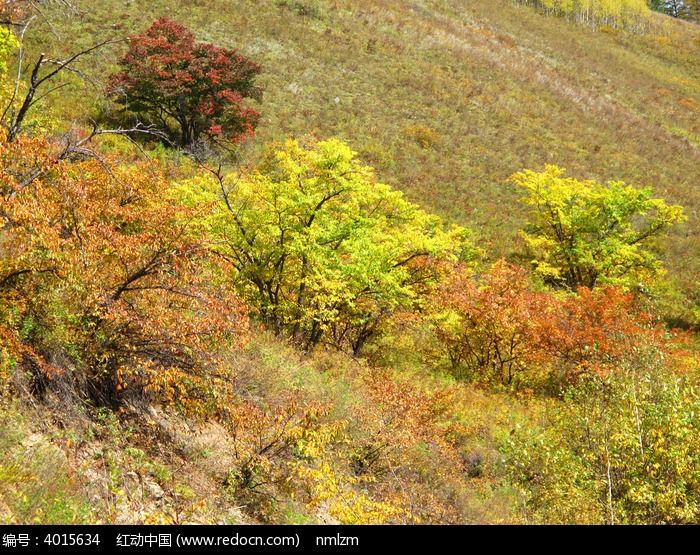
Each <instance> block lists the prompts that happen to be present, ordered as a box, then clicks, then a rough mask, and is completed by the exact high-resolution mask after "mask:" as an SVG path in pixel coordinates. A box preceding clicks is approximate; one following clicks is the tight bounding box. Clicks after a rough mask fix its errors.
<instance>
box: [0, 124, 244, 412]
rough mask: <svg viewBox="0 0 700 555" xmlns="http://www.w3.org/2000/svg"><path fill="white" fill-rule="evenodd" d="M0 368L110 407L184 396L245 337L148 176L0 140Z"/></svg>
mask: <svg viewBox="0 0 700 555" xmlns="http://www.w3.org/2000/svg"><path fill="white" fill-rule="evenodd" d="M0 183H1V184H2V185H0V202H1V203H2V204H1V206H0V218H1V221H0V247H1V248H0V326H2V328H3V330H4V331H5V332H6V333H4V334H3V336H2V337H0V357H1V358H2V360H1V361H0V368H3V369H4V370H5V374H6V376H5V377H6V379H15V378H16V376H18V375H19V373H18V372H16V371H17V370H18V369H22V370H24V371H25V372H26V373H28V374H29V375H30V376H31V380H30V385H31V388H33V391H34V392H35V393H38V394H41V393H42V392H43V391H44V390H45V389H46V388H47V387H54V388H58V389H60V390H61V391H63V392H64V393H66V392H70V391H72V392H73V393H76V392H77V393H78V394H79V395H80V396H89V397H90V398H92V399H93V400H95V401H96V402H98V403H107V404H114V405H116V404H119V403H120V402H122V401H123V400H124V399H125V397H130V398H131V399H132V400H137V399H141V398H143V397H144V396H147V395H151V396H152V395H160V396H161V398H171V399H174V398H176V397H177V398H181V399H184V398H186V397H187V396H186V395H183V394H185V393H187V391H186V390H187V386H186V385H185V384H186V383H189V384H193V383H195V382H194V381H193V379H192V378H193V377H196V376H200V377H201V376H202V375H203V373H206V369H207V367H208V366H209V365H211V364H215V363H216V360H215V353H216V351H217V347H218V346H219V345H222V344H223V343H224V342H228V341H230V340H232V341H234V342H235V343H237V344H240V343H242V342H243V341H245V340H246V338H247V334H248V321H247V317H246V315H245V310H244V306H243V305H242V303H241V302H239V300H238V299H237V297H236V296H235V295H234V294H232V293H231V292H229V291H227V289H226V285H225V280H223V279H220V278H221V275H222V274H223V273H224V272H225V271H226V268H225V265H223V264H222V263H221V261H219V260H216V261H215V260H213V259H212V256H211V254H210V252H209V250H208V249H207V246H206V243H205V241H204V238H203V237H201V236H200V235H199V233H198V232H197V231H196V230H195V229H193V228H192V227H191V225H190V223H189V222H191V221H192V220H193V218H195V216H196V215H197V214H196V210H197V209H195V208H183V207H182V206H180V205H178V204H177V203H176V201H175V200H174V199H173V198H172V197H171V195H170V193H169V190H168V184H167V183H166V181H165V179H164V177H163V175H162V174H161V173H160V171H159V170H158V168H157V167H155V166H154V165H150V164H126V163H124V162H122V163H119V162H118V161H116V160H109V159H108V158H106V157H103V158H100V159H97V158H89V159H69V157H68V156H66V155H65V151H61V150H60V149H58V148H57V147H56V146H55V145H52V143H51V142H50V141H49V140H46V139H43V138H39V137H33V138H31V137H27V138H25V137H22V138H20V139H18V140H16V141H15V142H12V143H8V142H7V141H5V140H0Z"/></svg>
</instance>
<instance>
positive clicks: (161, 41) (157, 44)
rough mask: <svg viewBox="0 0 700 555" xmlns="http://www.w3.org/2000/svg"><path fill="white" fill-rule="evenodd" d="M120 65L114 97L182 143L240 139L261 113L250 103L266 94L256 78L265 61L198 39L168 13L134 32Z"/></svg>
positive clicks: (111, 88) (112, 82) (114, 77)
mask: <svg viewBox="0 0 700 555" xmlns="http://www.w3.org/2000/svg"><path fill="white" fill-rule="evenodd" d="M119 66H120V67H121V71H119V72H118V73H115V74H114V75H112V77H111V78H110V82H109V87H108V92H109V94H110V95H111V96H112V98H114V99H116V101H117V102H119V103H121V104H123V105H124V106H125V107H126V108H127V109H128V110H130V111H132V112H135V113H136V114H138V115H139V116H140V117H143V118H145V119H147V120H149V122H150V123H153V124H157V125H159V126H160V127H161V128H162V129H163V130H164V131H166V132H167V133H169V134H170V135H171V136H172V138H173V140H174V141H175V142H178V143H179V144H180V145H181V146H190V145H192V144H194V143H195V142H197V140H198V139H200V138H201V137H202V136H203V135H208V136H210V137H219V138H223V139H226V140H228V141H232V142H239V141H241V140H243V139H245V138H246V137H248V136H250V135H251V134H252V133H253V131H254V129H255V126H256V124H257V122H258V119H259V117H260V114H259V113H258V111H257V110H255V109H253V108H251V107H250V106H246V105H244V100H245V99H246V98H254V99H259V98H260V94H261V90H260V89H259V88H258V87H256V86H255V84H254V80H255V78H256V76H257V75H258V74H259V73H260V70H261V68H260V66H259V65H258V64H257V63H255V62H253V61H252V60H249V59H247V58H246V57H244V56H242V55H241V54H239V53H237V52H236V51H235V50H231V49H227V48H219V47H216V46H214V45H213V44H204V43H198V42H196V41H195V37H194V35H193V34H192V33H191V32H190V31H188V30H187V29H186V28H185V27H183V26H182V25H179V24H178V23H175V22H174V21H171V20H169V19H167V18H161V19H158V20H157V21H155V22H154V23H153V24H152V25H151V26H150V27H149V28H148V29H147V30H146V31H145V32H144V33H143V34H141V35H135V36H132V37H131V38H130V46H129V50H128V52H127V53H126V55H125V56H124V57H123V58H122V59H121V60H120V62H119ZM173 127H174V128H175V129H173ZM178 128H179V131H178Z"/></svg>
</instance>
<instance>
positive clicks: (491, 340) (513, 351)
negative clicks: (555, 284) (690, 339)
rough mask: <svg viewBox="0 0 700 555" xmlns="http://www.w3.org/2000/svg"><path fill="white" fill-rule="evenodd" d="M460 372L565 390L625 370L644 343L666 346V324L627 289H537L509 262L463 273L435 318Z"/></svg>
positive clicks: (450, 284) (447, 287)
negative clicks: (477, 274)
mask: <svg viewBox="0 0 700 555" xmlns="http://www.w3.org/2000/svg"><path fill="white" fill-rule="evenodd" d="M428 320H429V322H430V324H431V327H432V329H433V332H434V333H435V336H436V338H437V340H438V343H439V344H440V345H441V348H442V349H443V352H444V353H445V354H446V356H447V358H448V360H449V361H450V367H451V368H452V372H453V373H455V374H456V375H457V376H459V377H461V378H465V379H469V380H474V381H477V382H484V383H491V384H502V385H506V386H509V387H515V388H535V389H544V390H548V391H551V392H555V393H556V392H558V391H560V390H561V389H562V388H563V387H565V386H568V385H571V384H573V383H576V382H578V380H579V379H580V378H581V377H582V376H591V375H593V376H599V377H604V376H606V375H608V374H611V373H613V374H614V373H616V372H618V371H621V369H622V368H623V367H624V366H625V364H627V361H629V359H630V357H631V356H633V355H634V353H635V352H638V351H639V350H640V349H642V348H651V347H652V346H653V347H656V348H666V347H667V346H668V345H669V343H668V340H667V337H666V333H667V332H666V330H665V328H664V327H663V326H662V325H661V324H660V323H659V322H658V320H657V318H656V317H655V316H654V314H653V311H651V310H650V309H648V308H646V307H645V303H644V302H643V299H640V298H639V297H638V296H636V295H635V294H633V293H630V292H625V291H624V290H623V289H622V288H620V287H614V286H610V287H604V288H599V289H595V290H591V289H588V288H585V287H580V288H579V289H578V290H577V292H576V293H575V294H567V295H560V294H556V293H553V292H551V291H537V290H535V289H534V288H533V286H532V283H531V281H530V279H529V276H528V273H527V271H526V270H524V269H522V268H519V267H517V266H513V265H511V264H508V263H506V262H504V261H500V262H498V263H496V264H495V265H494V266H493V267H492V268H491V270H490V271H488V272H486V273H485V274H484V275H482V276H480V277H479V278H476V277H473V276H470V275H469V274H468V273H467V272H464V271H461V272H460V271H457V272H455V274H454V276H453V277H452V278H451V279H450V280H447V281H445V283H444V284H443V285H441V287H440V289H439V290H438V293H437V296H436V297H435V300H434V305H433V310H432V313H431V314H430V315H429V316H428Z"/></svg>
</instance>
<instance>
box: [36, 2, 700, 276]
mask: <svg viewBox="0 0 700 555" xmlns="http://www.w3.org/2000/svg"><path fill="white" fill-rule="evenodd" d="M75 6H76V7H77V8H78V10H79V17H75V14H71V16H70V18H69V19H68V20H61V23H60V24H57V23H55V22H54V25H53V27H52V28H51V30H50V31H49V30H48V29H46V30H45V31H44V33H45V34H44V35H43V37H42V42H45V45H43V47H44V48H48V49H50V50H51V51H57V50H63V51H64V52H65V53H68V52H71V51H74V50H75V49H76V48H79V47H80V46H85V45H88V44H91V43H93V42H96V41H98V40H102V39H105V38H120V37H124V36H126V35H129V34H133V33H136V32H139V31H141V30H142V29H144V28H145V27H147V26H148V25H149V24H150V23H151V22H152V21H153V20H154V19H155V18H156V17H159V16H168V17H170V18H172V19H175V20H176V21H178V22H180V23H182V24H184V25H186V26H187V27H188V28H190V29H192V30H193V31H194V32H195V33H196V35H197V36H198V38H199V39H201V40H203V41H211V42H214V43H215V44H218V45H221V46H227V47H235V48H237V49H239V50H240V51H241V52H243V53H244V54H246V55H248V56H250V57H251V58H253V59H254V60H256V61H258V62H260V63H261V64H262V65H263V75H262V76H261V78H260V84H261V85H262V86H263V88H264V90H265V93H264V98H263V101H262V103H261V104H260V106H259V109H260V110H261V112H262V113H263V123H262V125H261V126H260V127H259V129H258V136H257V137H258V140H257V141H256V144H261V143H263V142H265V141H267V140H269V139H273V138H275V139H279V138H283V137H286V136H290V135H293V136H300V135H305V134H315V135H317V136H318V137H319V138H328V137H338V138H341V139H343V140H345V141H347V142H348V143H349V144H350V145H351V146H352V147H353V148H354V149H355V150H357V151H358V152H359V153H360V154H361V156H362V157H363V158H364V159H365V160H366V161H367V162H368V163H370V164H371V165H373V166H374V167H375V168H377V170H378V172H379V174H380V177H381V178H382V179H383V180H385V181H387V182H389V183H391V184H394V185H396V186H397V187H399V188H400V189H402V190H404V191H405V192H406V193H408V195H409V198H411V199H413V200H415V201H418V202H420V204H421V205H423V206H424V207H425V208H426V209H430V210H433V211H436V212H437V213H439V214H441V215H443V216H445V217H447V218H448V219H451V220H453V221H455V222H457V223H460V224H463V225H464V224H466V225H469V226H470V227H472V228H474V229H475V230H477V232H478V233H479V234H480V236H481V237H482V241H483V244H484V246H485V247H486V249H487V251H488V253H489V254H490V255H491V256H492V257H494V258H497V257H498V256H504V255H505V256H508V255H510V254H511V253H512V251H513V249H514V246H515V243H516V235H517V230H518V229H519V228H520V227H521V225H522V221H523V216H524V208H523V207H521V206H519V205H518V203H517V202H516V200H515V199H516V193H515V191H514V187H513V186H512V185H510V184H509V183H508V182H507V179H508V177H509V176H510V175H511V174H513V173H514V172H516V171H519V170H521V169H523V168H530V169H536V170H540V169H541V168H542V167H543V166H544V164H556V165H559V166H560V167H564V168H567V169H568V170H569V172H570V174H571V175H573V176H577V177H580V178H595V179H598V180H602V181H606V180H609V179H615V180H622V181H625V182H628V183H629V184H633V185H635V186H647V185H651V186H653V187H654V190H655V193H656V194H657V195H658V196H662V197H664V198H666V199H667V200H668V201H669V202H672V203H677V204H681V205H683V206H685V207H686V208H687V213H688V215H689V216H690V219H689V221H688V222H687V224H686V225H685V226H683V227H679V228H677V229H676V230H675V234H674V236H673V239H672V240H670V241H669V242H668V244H667V245H664V249H665V250H667V252H666V254H665V258H666V260H667V261H668V265H669V268H670V270H671V273H672V275H673V276H675V277H678V278H680V279H682V281H683V282H684V283H685V285H686V286H694V279H695V278H694V276H695V275H696V274H697V273H698V270H700V257H698V256H695V254H694V253H695V252H696V251H697V227H698V221H697V218H696V214H695V212H696V210H697V207H698V204H699V203H700V197H699V196H698V192H697V187H696V185H697V183H698V179H699V173H700V170H699V168H700V163H699V160H700V158H699V156H700V154H699V149H700V128H699V125H700V123H699V121H700V118H699V115H700V69H699V68H700V28H699V27H698V26H696V25H692V24H690V23H686V22H683V21H679V20H675V19H672V18H669V17H666V16H662V15H660V14H652V17H651V19H650V21H649V28H648V30H647V31H646V32H644V33H641V34H640V33H632V32H627V31H623V30H618V29H612V28H602V29H600V30H599V31H593V30H591V29H589V28H586V27H581V26H579V25H576V24H573V23H569V22H567V21H565V20H563V19H560V18H556V17H545V16H544V15H543V14H542V13H540V12H538V11H537V10H535V9H533V8H532V7H527V6H514V5H513V3H512V2H508V1H507V0H498V1H493V2H467V1H461V2H452V1H451V2H440V1H432V2H430V1H424V2H405V3H404V2H382V1H367V2H343V1H338V0H333V1H322V0H318V1H315V0H309V1H307V2H292V1H282V0H264V1H262V2H243V1H240V2H239V1H235V2H217V1H215V0H212V1H206V2H204V1H201V2H191V3H186V4H183V3H168V2H153V3H142V2H112V1H105V0H97V1H95V2H85V3H82V2H77V3H75ZM63 12H64V13H65V10H63ZM52 17H56V18H58V17H59V16H58V15H56V16H52ZM30 35H31V33H30ZM36 38H37V37H36V33H35V34H34V35H32V40H35V39H36ZM120 48H122V47H120V46H113V47H111V48H110V49H106V50H104V51H103V52H102V53H101V54H100V55H99V56H96V57H94V58H93V59H92V60H89V61H88V62H86V63H87V64H90V65H91V66H92V67H91V68H90V70H91V73H92V74H93V75H95V76H96V77H98V78H104V76H105V75H106V74H107V73H108V72H110V70H113V68H114V67H115V66H114V61H115V56H117V55H118V54H119V53H120V52H122V51H123V50H120ZM91 92H92V94H94V95H95V96H94V98H95V104H96V105H99V104H100V103H101V100H100V91H99V89H95V90H94V91H91ZM71 95H78V96H72V97H71ZM83 95H84V91H80V90H74V91H72V92H65V91H64V93H63V96H62V97H61V98H60V99H56V98H55V99H54V102H57V103H58V106H59V107H60V110H61V111H62V112H63V111H64V110H65V108H66V104H67V103H68V104H69V105H72V106H73V108H74V111H75V113H76V115H77V114H79V113H82V110H83V108H84V106H85V102H84V101H85V98H84V96H83ZM66 96H68V98H66ZM71 98H72V100H71ZM255 146H256V145H250V148H253V149H254V148H255ZM504 212H505V213H507V214H508V218H504V217H503V214H504Z"/></svg>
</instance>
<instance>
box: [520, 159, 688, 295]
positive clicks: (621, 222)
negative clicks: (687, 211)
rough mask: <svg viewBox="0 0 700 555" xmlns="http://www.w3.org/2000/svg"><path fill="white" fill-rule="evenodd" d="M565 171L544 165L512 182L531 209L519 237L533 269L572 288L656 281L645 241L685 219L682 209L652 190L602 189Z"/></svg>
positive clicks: (614, 184)
mask: <svg viewBox="0 0 700 555" xmlns="http://www.w3.org/2000/svg"><path fill="white" fill-rule="evenodd" d="M564 172H565V170H563V169H561V168H558V167H556V166H547V167H546V169H545V170H544V171H543V172H539V173H538V172H533V171H531V170H525V171H523V172H519V173H516V174H515V175H513V176H512V178H511V179H512V181H513V182H514V183H515V184H516V185H517V186H518V187H519V188H520V189H521V190H522V191H523V193H524V195H525V196H524V197H523V198H522V202H524V203H525V204H527V205H529V206H531V207H533V210H532V211H531V212H530V218H529V220H528V223H527V227H526V229H525V230H524V231H522V232H521V236H522V238H523V239H524V240H525V244H526V246H527V248H528V250H529V253H530V254H531V255H532V263H533V265H534V266H535V269H536V271H537V272H538V273H539V274H540V275H541V276H542V277H543V278H544V279H545V280H547V281H549V282H551V283H553V284H557V285H562V286H565V287H568V288H569V289H576V288H577V287H579V286H585V287H589V288H590V287H594V286H595V285H596V284H598V283H605V284H618V285H624V286H636V285H638V284H639V283H644V282H645V281H647V280H648V279H650V278H653V277H654V276H656V275H657V274H658V273H659V271H660V270H661V263H660V261H659V260H658V259H657V258H656V256H654V254H653V252H652V251H651V250H650V249H649V245H650V242H651V241H652V240H653V239H654V238H655V237H656V236H658V235H660V234H662V233H663V232H664V231H666V230H667V229H668V228H669V227H670V226H672V225H674V224H676V223H678V222H681V221H682V220H684V219H685V216H684V215H683V210H682V208H681V207H680V206H670V205H668V204H666V202H665V201H664V200H662V199H659V198H653V197H652V190H651V188H650V187H646V188H643V189H636V188H634V187H632V186H629V185H625V184H624V183H623V182H621V181H610V182H608V184H607V185H602V184H600V183H598V182H596V181H581V180H578V179H574V178H567V177H564Z"/></svg>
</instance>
